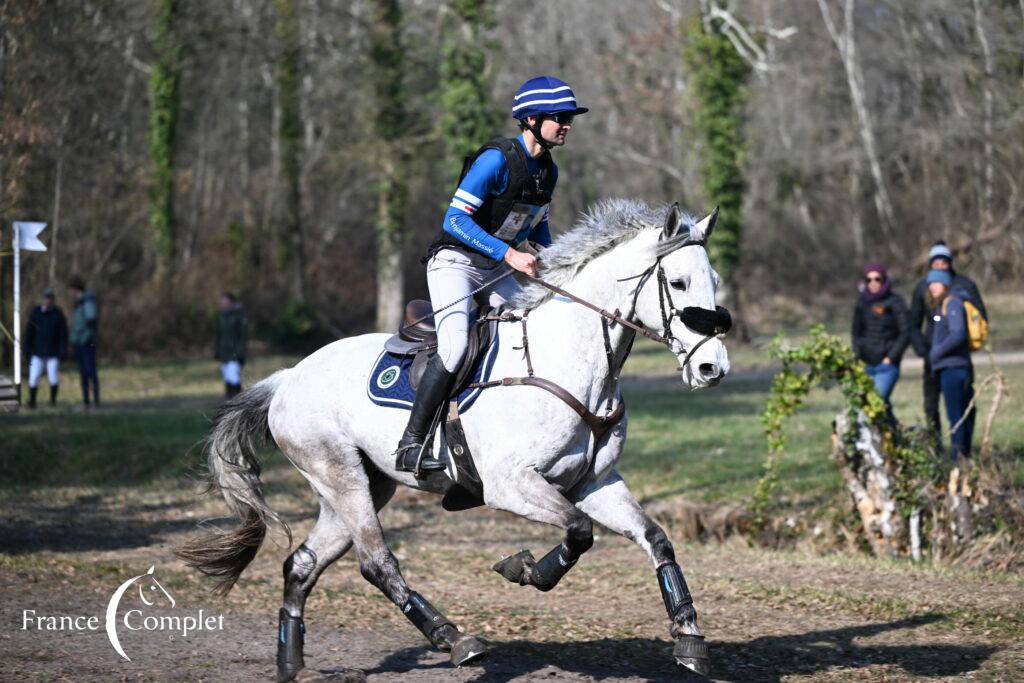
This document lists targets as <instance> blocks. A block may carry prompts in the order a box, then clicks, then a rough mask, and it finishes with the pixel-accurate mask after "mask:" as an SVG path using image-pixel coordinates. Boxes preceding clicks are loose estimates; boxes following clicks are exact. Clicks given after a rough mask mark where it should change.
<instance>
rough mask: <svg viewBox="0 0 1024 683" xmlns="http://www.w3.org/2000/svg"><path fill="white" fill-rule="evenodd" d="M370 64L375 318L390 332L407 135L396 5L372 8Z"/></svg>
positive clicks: (395, 311)
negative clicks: (374, 171) (373, 130)
mask: <svg viewBox="0 0 1024 683" xmlns="http://www.w3.org/2000/svg"><path fill="white" fill-rule="evenodd" d="M372 14H373V22H372V23H373V29H372V31H371V32H370V58H371V61H372V64H373V79H374V94H375V102H374V103H375V106H376V112H375V114H376V117H375V128H376V132H377V135H378V136H379V138H380V139H381V143H380V144H379V145H378V149H379V161H378V165H377V168H378V174H379V176H378V181H377V219H376V221H375V226H374V228H375V232H376V235H377V315H376V325H377V329H378V330H379V331H382V332H384V331H388V330H393V329H395V325H396V324H397V323H398V320H399V318H400V316H401V315H402V303H403V301H402V300H403V298H404V296H405V281H404V276H403V271H402V252H403V247H404V246H405V233H404V230H403V223H404V220H405V210H406V200H407V195H408V188H407V182H408V168H407V166H408V162H409V155H408V153H407V152H406V151H405V145H404V144H403V138H404V137H405V136H406V135H407V134H408V131H407V127H408V116H407V114H406V98H407V93H406V90H405V86H404V84H403V82H402V76H403V69H402V65H403V64H404V63H405V59H406V54H405V48H404V46H403V44H402V28H401V27H402V10H401V6H400V5H399V4H398V2H397V0H376V1H375V2H374V3H373V10H372Z"/></svg>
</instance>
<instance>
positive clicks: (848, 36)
mask: <svg viewBox="0 0 1024 683" xmlns="http://www.w3.org/2000/svg"><path fill="white" fill-rule="evenodd" d="M818 7H819V8H820V9H821V15H822V19H824V21H825V27H826V28H827V29H828V32H829V35H830V36H831V37H832V41H833V42H834V43H835V45H836V48H837V49H838V50H839V56H840V57H841V60H842V62H843V70H844V71H845V72H846V84H847V86H848V87H849V89H850V98H851V99H852V100H853V108H854V111H855V112H856V113H857V122H858V124H859V126H858V130H859V132H860V138H861V142H862V143H863V145H864V154H865V156H866V157H867V161H868V168H869V169H870V171H871V177H872V179H873V180H874V181H875V192H874V200H875V209H876V210H877V211H878V219H879V223H880V224H881V228H882V232H883V233H884V234H885V236H886V238H887V239H888V241H889V248H890V249H891V250H892V252H893V253H894V254H896V255H897V256H900V257H902V256H903V250H902V249H901V248H900V247H899V244H898V243H897V242H896V241H895V240H894V239H893V230H894V226H895V225H896V215H895V212H894V211H893V208H892V200H891V199H890V197H889V188H888V184H887V183H886V181H885V175H884V173H883V172H882V163H881V161H880V160H879V157H878V145H877V143H876V141H875V132H874V129H873V127H872V120H871V112H870V110H869V109H868V105H867V96H866V94H865V91H864V76H863V74H862V73H861V70H860V65H859V64H858V63H857V42H856V40H855V39H854V28H855V24H856V22H855V21H854V17H853V9H854V0H846V4H845V6H844V17H845V22H846V25H845V26H844V29H845V30H844V32H842V33H840V32H839V31H838V30H837V29H836V26H835V24H834V23H833V21H832V15H831V13H830V11H829V9H828V6H827V5H826V4H825V0H818Z"/></svg>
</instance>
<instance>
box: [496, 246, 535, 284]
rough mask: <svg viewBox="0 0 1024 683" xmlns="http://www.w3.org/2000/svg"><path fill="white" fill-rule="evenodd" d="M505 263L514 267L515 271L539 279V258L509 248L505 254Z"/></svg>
mask: <svg viewBox="0 0 1024 683" xmlns="http://www.w3.org/2000/svg"><path fill="white" fill-rule="evenodd" d="M504 260H505V263H507V264H508V265H510V266H512V268H513V270H518V271H519V272H520V273H526V274H527V275H530V276H532V277H537V257H536V256H534V255H533V254H524V253H523V252H521V251H516V250H515V249H513V248H512V247H509V248H508V250H507V251H506V252H505V258H504Z"/></svg>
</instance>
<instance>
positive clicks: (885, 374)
mask: <svg viewBox="0 0 1024 683" xmlns="http://www.w3.org/2000/svg"><path fill="white" fill-rule="evenodd" d="M864 369H865V370H866V371H867V373H868V377H870V378H872V379H873V380H875V391H877V392H878V395H879V396H881V397H882V398H883V399H884V400H885V404H886V405H890V403H889V397H890V396H892V390H893V388H895V386H896V380H898V379H899V378H900V366H898V365H896V364H894V363H888V364H886V363H878V364H876V365H865V366H864ZM890 410H891V406H890Z"/></svg>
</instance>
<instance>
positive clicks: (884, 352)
mask: <svg viewBox="0 0 1024 683" xmlns="http://www.w3.org/2000/svg"><path fill="white" fill-rule="evenodd" d="M850 336H851V339H852V342H853V352H854V354H855V355H856V356H857V358H859V359H861V360H862V361H864V365H865V370H867V373H868V375H870V376H871V378H872V379H874V381H875V390H876V391H877V392H878V394H879V395H880V396H881V397H882V398H883V399H885V404H886V405H887V406H888V407H889V416H890V417H892V404H891V403H890V402H889V397H890V396H891V395H892V390H893V388H894V387H895V386H896V380H898V379H899V378H900V360H901V359H902V358H903V352H904V351H905V350H906V348H907V344H908V342H909V337H910V334H909V329H908V326H907V305H906V303H904V301H903V297H901V296H900V295H899V294H896V293H895V292H893V291H892V285H891V283H890V282H889V275H888V273H886V270H885V267H884V266H882V265H879V264H877V263H873V264H871V265H869V266H865V268H864V283H863V288H862V289H861V292H860V296H859V297H858V298H857V305H856V306H855V307H854V309H853V331H852V333H851V335H850Z"/></svg>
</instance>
